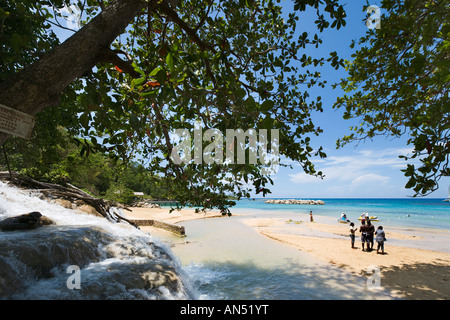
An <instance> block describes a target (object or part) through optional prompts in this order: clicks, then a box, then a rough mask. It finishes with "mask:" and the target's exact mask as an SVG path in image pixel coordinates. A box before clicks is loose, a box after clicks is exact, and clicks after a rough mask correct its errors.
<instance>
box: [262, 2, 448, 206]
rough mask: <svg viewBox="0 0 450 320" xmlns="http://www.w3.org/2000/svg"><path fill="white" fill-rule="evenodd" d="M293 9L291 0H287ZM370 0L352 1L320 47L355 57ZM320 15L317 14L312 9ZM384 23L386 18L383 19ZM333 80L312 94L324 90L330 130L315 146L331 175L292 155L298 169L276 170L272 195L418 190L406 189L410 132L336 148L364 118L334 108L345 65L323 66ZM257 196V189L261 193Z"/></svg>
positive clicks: (319, 119) (320, 164) (444, 190)
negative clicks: (307, 169)
mask: <svg viewBox="0 0 450 320" xmlns="http://www.w3.org/2000/svg"><path fill="white" fill-rule="evenodd" d="M281 3H282V5H283V6H286V8H287V9H288V10H289V9H290V7H291V4H290V1H282V2H281ZM365 4H366V1H365V0H351V1H347V4H346V5H345V10H346V13H347V19H346V21H347V25H346V26H345V27H344V28H341V29H340V30H335V29H333V30H327V31H326V32H324V33H323V34H321V39H322V40H323V44H322V46H321V47H320V49H319V52H323V53H327V52H330V51H333V50H336V51H337V52H338V54H339V56H340V57H343V58H346V59H349V60H350V59H351V54H352V52H353V51H352V49H350V48H349V45H350V43H351V41H352V40H357V39H359V38H360V37H361V36H363V35H364V34H365V32H366V31H367V27H366V26H365V24H364V22H365V19H366V17H367V14H366V13H365V12H364V11H363V5H365ZM369 4H371V5H377V6H378V7H380V9H381V13H383V8H382V6H381V1H377V0H373V1H370V0H369ZM311 17H314V15H311ZM308 26H309V27H310V30H311V32H314V25H313V23H312V20H308V19H306V20H305V22H304V24H303V25H302V24H299V26H298V27H299V29H301V28H308ZM381 28H383V24H382V21H381ZM322 75H323V77H324V78H325V79H326V80H327V81H328V86H327V87H326V88H325V89H322V88H318V89H317V90H312V92H310V94H311V95H312V96H314V95H320V96H321V97H322V101H323V108H324V111H323V113H321V114H315V115H313V118H312V119H313V122H314V124H316V125H318V126H320V127H321V128H322V129H323V130H324V132H323V133H322V134H321V135H320V136H319V137H317V138H316V137H311V140H312V142H313V144H312V147H313V148H316V149H317V148H318V147H319V146H322V147H323V148H324V151H325V153H326V154H327V157H326V158H325V159H320V158H318V157H317V158H312V159H311V160H312V162H313V163H314V165H315V168H316V170H317V171H319V170H320V171H322V172H323V173H324V175H325V177H324V178H323V179H320V178H317V177H314V176H310V175H307V174H305V173H304V172H303V170H302V168H301V167H300V166H299V165H298V164H295V163H293V162H290V161H289V160H285V161H283V158H282V159H281V160H282V161H281V162H282V163H288V164H292V165H293V169H290V168H284V167H280V168H279V170H278V172H277V174H275V175H273V176H271V178H272V180H273V181H274V185H273V186H271V187H270V190H271V191H272V193H271V194H270V195H269V196H268V197H283V198H316V199H317V198H319V199H320V198H404V197H409V196H412V195H413V191H412V190H411V189H405V188H404V186H405V185H406V183H407V181H408V179H407V178H406V177H405V176H404V175H403V172H401V171H400V170H401V169H404V168H406V162H405V161H404V160H403V159H400V158H399V157H398V156H399V155H401V154H403V155H407V154H411V151H412V146H410V145H407V139H408V137H402V138H398V139H394V138H392V137H385V136H380V137H376V138H374V139H373V140H372V141H371V140H366V141H364V142H360V143H352V144H347V145H346V146H344V147H342V148H340V149H336V140H337V139H338V138H340V137H343V136H344V135H346V134H349V133H350V130H349V127H350V126H352V125H355V124H357V123H358V121H356V120H344V119H343V118H342V113H343V112H342V111H340V110H336V109H332V105H333V103H334V102H335V101H336V98H337V97H338V96H339V95H340V94H342V91H340V90H339V89H338V88H336V89H335V90H333V89H332V88H331V84H332V83H336V82H338V81H339V79H340V78H343V77H345V76H346V72H345V70H343V69H342V68H341V69H340V70H338V71H335V70H334V69H330V70H329V72H325V73H323V72H322ZM439 185H440V188H439V190H437V191H436V192H434V193H432V194H431V195H429V196H428V197H433V198H447V197H448V187H449V185H450V178H448V177H447V178H442V179H441V180H440V182H439ZM255 197H257V195H255Z"/></svg>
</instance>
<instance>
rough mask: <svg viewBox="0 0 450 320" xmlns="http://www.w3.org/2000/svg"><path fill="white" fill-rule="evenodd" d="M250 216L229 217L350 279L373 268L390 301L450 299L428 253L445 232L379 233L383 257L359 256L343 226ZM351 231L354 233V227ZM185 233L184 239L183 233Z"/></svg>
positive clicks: (442, 262) (439, 255) (443, 266)
mask: <svg viewBox="0 0 450 320" xmlns="http://www.w3.org/2000/svg"><path fill="white" fill-rule="evenodd" d="M249 211H251V210H249ZM126 215H127V217H129V218H132V219H156V220H161V221H164V222H167V223H172V224H179V223H182V222H184V221H189V220H197V219H208V218H220V217H223V216H222V215H221V214H220V213H219V212H215V211H208V212H200V213H195V211H194V209H190V208H183V209H181V210H180V211H177V210H175V211H173V212H172V213H169V208H160V209H158V208H133V209H132V211H131V212H127V213H126ZM250 215H251V214H250V213H239V214H234V213H233V216H239V217H240V218H241V219H242V221H243V222H244V223H245V224H246V225H248V226H249V227H251V228H253V229H254V230H256V231H257V232H258V233H259V234H261V235H263V236H264V237H267V238H269V239H271V240H274V241H278V242H281V243H283V244H284V245H287V246H291V247H293V248H295V249H297V250H300V251H302V252H305V253H307V254H309V255H311V256H312V257H314V258H315V259H317V260H320V261H322V262H325V263H329V264H330V265H333V266H335V267H338V268H341V269H343V270H344V271H346V272H349V273H351V274H354V275H356V276H360V277H361V276H362V277H366V278H367V277H369V276H370V275H371V274H372V273H373V272H372V273H369V272H367V271H368V267H370V266H377V267H379V270H380V284H381V287H382V288H384V289H386V290H388V291H389V292H390V293H391V296H392V297H393V298H399V299H424V300H438V299H439V300H441V299H443V300H447V299H450V286H449V282H450V253H449V252H443V251H439V250H436V249H434V250H431V249H430V248H433V247H434V244H435V242H437V243H439V241H440V239H441V238H442V239H443V240H442V241H443V242H444V243H448V237H449V235H448V231H445V230H439V229H437V230H432V231H430V230H424V229H421V228H415V229H414V228H409V227H408V228H407V230H402V228H390V227H387V228H386V227H385V232H386V238H387V239H388V241H386V242H385V253H386V254H384V255H383V254H377V253H376V246H377V245H376V242H375V244H374V250H373V251H371V252H363V251H362V250H361V241H360V237H359V235H360V233H359V232H356V239H355V247H356V248H355V249H352V248H351V244H350V238H349V236H348V225H347V224H339V223H337V222H336V223H335V224H333V223H332V219H330V218H329V217H325V216H315V217H314V220H315V221H314V222H310V221H309V215H307V214H300V215H299V214H295V219H296V220H297V219H298V220H297V221H293V220H290V221H289V219H288V220H286V219H285V218H283V217H269V218H264V217H262V218H259V217H255V216H252V217H251V216H250ZM374 224H375V223H374ZM356 226H357V227H359V225H358V224H357V225H356ZM375 226H376V224H375ZM152 228H153V227H141V230H142V231H144V232H150V233H151V232H152V230H154V229H152ZM427 231H428V234H427ZM186 232H187V234H188V233H189V230H187V231H186ZM441 245H442V243H441ZM417 246H422V247H423V248H417ZM424 248H426V249H424Z"/></svg>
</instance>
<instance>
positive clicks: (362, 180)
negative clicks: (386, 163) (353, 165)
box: [351, 173, 391, 185]
mask: <svg viewBox="0 0 450 320" xmlns="http://www.w3.org/2000/svg"><path fill="white" fill-rule="evenodd" d="M390 179H391V178H390V177H387V176H382V175H379V174H374V173H369V174H365V175H363V176H359V177H357V178H355V179H353V180H352V182H351V183H352V184H354V185H355V184H366V183H369V182H371V183H373V182H379V183H381V184H383V183H387V182H389V180H390Z"/></svg>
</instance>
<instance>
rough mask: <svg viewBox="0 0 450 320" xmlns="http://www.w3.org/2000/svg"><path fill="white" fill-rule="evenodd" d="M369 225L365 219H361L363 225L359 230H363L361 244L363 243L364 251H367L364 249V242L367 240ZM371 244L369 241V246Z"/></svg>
mask: <svg viewBox="0 0 450 320" xmlns="http://www.w3.org/2000/svg"><path fill="white" fill-rule="evenodd" d="M367 231H368V229H367V226H366V222H365V221H364V220H362V221H361V227H359V232H361V244H362V251H366V250H364V244H365V243H366V242H367ZM368 246H369V244H368V243H367V247H368Z"/></svg>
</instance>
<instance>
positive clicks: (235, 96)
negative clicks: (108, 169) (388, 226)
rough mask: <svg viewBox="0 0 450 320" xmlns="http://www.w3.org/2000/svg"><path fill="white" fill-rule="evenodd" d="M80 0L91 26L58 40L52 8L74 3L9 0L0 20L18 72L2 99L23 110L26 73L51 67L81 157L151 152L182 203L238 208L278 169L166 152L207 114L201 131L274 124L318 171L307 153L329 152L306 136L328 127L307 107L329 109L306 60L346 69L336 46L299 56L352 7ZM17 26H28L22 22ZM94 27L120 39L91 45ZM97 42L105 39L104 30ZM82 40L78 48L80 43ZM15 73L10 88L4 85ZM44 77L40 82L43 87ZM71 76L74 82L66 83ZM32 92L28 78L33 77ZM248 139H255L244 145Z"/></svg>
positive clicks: (284, 151)
mask: <svg viewBox="0 0 450 320" xmlns="http://www.w3.org/2000/svg"><path fill="white" fill-rule="evenodd" d="M75 4H77V6H78V8H79V9H80V12H81V13H82V14H83V15H82V17H83V21H82V24H83V25H84V27H83V28H82V29H81V30H79V31H77V32H76V33H75V34H74V36H72V37H71V38H69V39H68V40H67V41H65V43H63V44H61V45H56V42H57V40H56V38H55V37H54V34H53V32H52V31H51V28H50V24H51V23H52V24H55V23H60V22H55V21H58V20H57V18H58V15H60V14H59V13H58V11H55V10H56V9H61V8H62V7H63V6H64V5H69V3H68V2H66V1H63V0H60V1H52V2H50V1H43V0H41V1H37V2H31V1H27V0H8V1H6V6H5V7H3V8H2V11H1V15H2V16H1V17H2V19H3V20H2V21H3V22H2V29H4V30H8V32H2V37H4V38H5V39H2V40H4V41H2V43H4V44H5V45H4V47H3V48H4V50H7V51H8V52H9V53H10V55H9V56H5V58H4V61H3V62H4V65H5V66H6V68H9V69H8V70H11V72H14V73H15V74H14V77H15V78H14V77H13V78H8V77H5V78H4V79H2V80H3V82H2V83H0V86H1V87H2V88H4V90H3V95H0V102H3V103H5V104H6V105H11V104H12V106H13V107H15V106H14V101H11V100H12V97H14V95H13V93H14V91H18V89H17V88H18V87H19V85H18V84H17V85H16V83H19V82H20V81H24V80H23V79H20V74H21V73H26V72H28V74H29V75H30V74H31V75H32V76H34V75H35V73H36V72H37V71H33V68H35V69H36V70H45V72H46V73H47V74H44V77H45V76H47V77H48V79H47V82H48V81H55V83H56V84H55V85H54V86H52V87H50V88H49V89H47V88H43V89H41V90H40V93H42V92H44V93H47V92H48V91H53V90H54V91H55V92H57V94H59V93H60V96H64V94H68V93H69V94H70V93H73V92H76V93H77V94H76V99H71V101H70V107H71V108H72V109H71V110H67V112H68V113H69V114H70V115H74V114H76V115H77V117H78V118H79V124H78V125H76V124H73V126H71V127H72V128H75V129H76V130H75V131H77V130H78V135H77V136H78V137H81V138H83V137H86V138H88V140H90V142H89V143H88V140H86V142H85V143H84V148H83V149H82V153H85V152H86V153H87V152H90V150H91V149H98V150H101V151H104V152H109V153H112V154H114V155H115V156H116V157H118V158H121V159H122V160H124V161H130V160H132V159H136V158H138V159H141V160H143V161H144V163H146V166H147V167H148V169H149V170H150V171H151V172H153V173H155V174H157V173H159V174H161V175H164V176H165V177H166V178H167V179H171V180H172V182H173V184H174V185H176V186H177V188H176V190H178V191H177V193H178V194H176V195H175V196H176V197H177V200H179V201H180V202H181V203H188V202H189V203H191V204H196V205H202V206H205V207H220V208H222V209H226V207H227V206H228V205H230V204H232V203H231V202H229V201H228V200H227V199H228V196H230V195H236V196H238V197H241V196H245V195H248V189H247V187H245V183H246V182H249V181H250V182H251V183H253V185H254V187H255V189H256V192H257V193H262V194H263V195H265V194H266V193H267V192H269V189H267V188H266V187H265V186H266V184H268V183H270V177H269V175H268V174H263V173H261V168H262V167H263V166H264V164H262V163H261V161H260V162H259V163H256V164H249V163H244V164H233V165H229V164H224V163H213V164H205V163H201V164H194V163H189V164H184V165H176V164H174V163H173V161H172V160H171V158H170V155H171V151H172V149H173V145H172V142H171V139H170V133H171V131H172V130H174V129H177V128H186V129H193V128H194V122H195V121H196V120H200V121H201V124H202V128H203V129H204V130H206V129H209V128H214V129H217V130H219V131H220V132H225V131H226V129H229V128H233V129H235V128H236V129H238V128H240V129H243V130H244V131H245V130H247V129H256V130H258V129H278V130H279V141H276V142H275V143H277V144H278V146H279V149H280V150H279V152H280V155H284V156H286V157H288V158H290V159H292V160H295V161H298V162H299V163H300V164H301V165H302V166H303V168H304V170H305V171H306V172H308V173H311V174H320V173H317V172H316V171H315V169H314V166H313V164H312V162H311V161H310V158H311V157H312V155H313V154H315V155H318V156H321V157H323V156H325V154H324V153H323V152H322V150H321V149H319V150H315V151H313V148H312V147H311V146H310V145H309V140H310V139H309V138H308V135H315V134H318V133H320V131H321V130H320V128H317V127H315V126H314V124H313V123H312V120H311V112H312V111H313V110H319V111H321V110H322V106H321V102H320V98H318V99H317V101H308V90H307V89H308V88H310V87H311V86H313V85H318V86H324V83H323V81H321V79H320V73H319V72H318V71H311V70H312V68H309V67H317V66H320V65H323V64H325V63H328V64H331V65H332V66H333V67H335V68H338V67H339V65H342V61H341V60H340V59H339V58H338V56H337V54H336V53H335V52H331V53H330V55H329V56H324V57H317V56H315V57H312V56H309V55H306V54H302V49H305V48H306V47H307V46H313V47H317V46H319V45H320V44H321V40H320V38H319V35H318V34H319V33H320V32H321V31H323V30H324V29H326V28H329V27H336V28H340V27H341V25H342V24H343V23H342V21H343V17H344V16H345V13H344V12H343V9H342V6H341V5H338V4H337V2H336V1H331V0H327V1H296V3H295V11H294V12H291V13H289V14H287V15H286V16H285V15H284V13H283V12H282V7H281V6H279V5H277V4H275V3H274V1H217V2H216V1H148V2H142V1H123V0H122V1H121V0H117V1H111V2H109V1H75ZM132 6H133V8H131V7H132ZM307 7H313V8H315V10H316V12H317V20H316V22H315V23H316V24H317V34H308V33H306V32H303V33H302V32H299V30H297V29H298V28H297V23H298V21H299V14H301V13H302V12H303V11H305V10H306V8H307ZM118 12H122V13H121V14H120V20H121V23H122V24H123V25H126V28H125V29H123V30H122V31H120V32H118V33H117V34H116V35H115V36H114V37H113V36H112V31H110V30H111V28H112V27H111V25H114V24H115V20H114V19H113V16H114V15H115V14H116V15H118ZM123 12H126V13H127V14H129V16H130V17H131V15H132V12H135V14H134V15H133V16H132V17H131V19H130V21H129V22H128V23H125V22H124V21H123V20H124V19H125V18H124V15H125V14H124V13H123ZM324 14H326V15H327V16H325V15H324ZM102 19H103V20H102ZM19 20H20V21H19ZM117 20H119V19H117ZM335 21H337V22H335ZM16 23H19V24H21V23H24V24H25V25H27V27H26V28H25V27H24V28H15V27H14V24H16ZM108 23H109V24H111V25H107V24H108ZM94 26H95V28H94ZM89 28H91V29H89ZM98 28H104V29H105V30H108V32H109V33H111V36H110V38H112V39H113V41H111V42H110V44H109V45H108V46H104V45H103V46H102V47H101V48H99V49H97V51H95V52H94V51H93V53H91V51H92V50H93V49H92V47H93V46H92V45H91V46H89V47H86V48H85V47H83V45H85V43H87V42H89V41H91V40H92V41H93V39H90V37H91V36H93V34H95V33H96V32H97V31H98ZM117 28H118V27H117ZM118 29H119V28H118ZM86 30H90V33H88V32H87V31H86ZM105 33H106V32H105ZM108 36H109V35H108ZM105 37H106V35H105ZM78 38H83V40H84V41H83V42H81V41H80V40H79V39H78ZM94 40H97V42H101V41H106V40H103V37H102V38H101V39H94ZM77 41H78V44H79V47H75V46H74V43H77ZM40 43H41V44H40ZM93 43H94V44H95V45H98V44H97V43H96V42H95V41H94V42H93ZM55 46H56V47H55ZM64 46H65V47H67V48H68V47H70V46H72V47H71V50H70V51H66V52H69V53H70V54H71V55H73V59H72V60H73V61H72V63H73V66H70V67H65V66H67V65H68V64H69V63H71V61H70V60H69V58H67V54H69V53H67V54H66V55H62V54H60V56H58V54H59V51H61V52H63V51H64ZM51 48H52V49H53V50H50V49H51ZM49 50H50V51H49ZM58 50H59V51H58ZM83 50H85V51H86V52H83ZM73 51H75V53H73ZM94 53H95V59H93V60H92V58H91V57H90V59H91V60H92V61H84V60H83V55H89V56H92V55H94ZM20 56H23V58H22V60H23V61H22V60H20V59H19V57H20ZM39 56H41V57H42V58H41V59H39V58H38V57H39ZM80 56H81V57H80ZM30 57H36V59H38V61H37V63H35V64H34V65H31V67H28V65H30V64H31V63H32V62H35V61H34V59H33V58H30ZM49 57H51V59H50V58H49ZM57 58H59V59H61V61H59V60H58V61H56V59H57ZM2 59H3V56H2ZM46 59H47V61H45V60H46ZM39 60H40V61H39ZM63 60H67V61H66V62H64V61H63ZM92 62H94V64H92ZM58 63H59V65H58V66H56V67H55V66H54V64H58ZM36 65H37V66H36ZM80 65H85V66H86V67H85V69H86V70H81V67H80ZM93 67H94V68H93ZM58 68H59V69H58ZM64 68H65V70H64ZM71 68H73V69H77V68H79V69H80V70H78V71H77V73H75V72H74V73H73V79H72V80H73V81H75V80H76V79H81V80H82V87H80V82H79V81H75V82H73V81H72V82H69V81H68V80H67V79H68V77H69V76H68V75H66V74H64V75H61V74H60V73H64V72H66V73H70V72H71ZM22 69H23V70H22ZM53 69H54V71H53ZM28 78H29V77H28ZM11 81H12V82H14V85H11V84H10V83H8V82H11ZM39 81H41V80H40V79H36V82H39ZM47 82H45V83H42V84H40V83H39V84H38V85H36V86H38V87H39V86H41V87H42V86H46V85H47ZM63 82H69V83H71V84H70V85H69V86H62V85H61V83H63ZM33 84H34V82H33ZM56 87H57V88H58V90H56ZM24 88H26V89H29V86H28V85H27V84H25V85H24ZM37 91H38V90H37V89H34V91H31V90H30V92H31V93H30V94H31V95H33V94H34V95H36V94H37ZM67 92H68V93H67ZM54 96H55V94H54V95H53V96H52V97H49V98H48V99H44V98H42V97H39V98H38V97H37V96H36V99H37V100H35V105H34V106H33V110H22V111H27V112H29V113H31V114H34V113H36V112H38V111H39V109H41V108H47V107H48V106H47V104H48V105H50V106H51V105H52V104H53V105H55V104H56V105H59V104H60V101H56V102H55V101H54V98H55V97H54ZM58 98H59V97H58ZM2 99H3V100H2ZM6 99H8V100H9V101H5V100H6ZM41 101H42V102H41ZM23 103H24V102H23ZM38 106H39V107H38ZM21 108H24V107H21ZM80 141H81V142H83V141H84V140H83V139H80ZM209 143H211V141H209ZM248 143H249V140H248V138H247V140H246V141H245V142H244V144H246V145H247V144H248ZM206 145H208V141H206V142H204V146H206ZM223 148H224V150H225V148H226V146H223ZM192 151H193V149H192ZM247 152H248V150H247Z"/></svg>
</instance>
